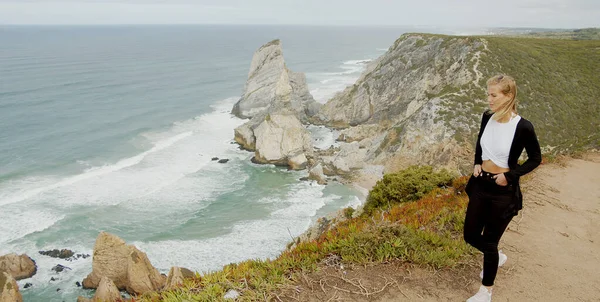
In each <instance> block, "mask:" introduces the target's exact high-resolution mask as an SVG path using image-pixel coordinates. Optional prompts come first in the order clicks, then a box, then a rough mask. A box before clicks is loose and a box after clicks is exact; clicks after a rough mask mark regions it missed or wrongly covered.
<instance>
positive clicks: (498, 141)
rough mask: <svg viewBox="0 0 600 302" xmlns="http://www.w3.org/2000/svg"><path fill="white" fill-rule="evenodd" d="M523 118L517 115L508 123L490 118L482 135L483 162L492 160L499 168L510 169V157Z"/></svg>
mask: <svg viewBox="0 0 600 302" xmlns="http://www.w3.org/2000/svg"><path fill="white" fill-rule="evenodd" d="M520 120H521V116H519V115H515V114H514V113H513V116H512V117H511V119H510V121H508V122H506V123H499V122H497V121H496V120H494V119H493V117H492V118H490V120H489V121H488V123H487V125H485V130H483V134H482V135H481V141H480V144H481V160H487V159H489V160H491V161H492V162H494V164H496V165H497V166H498V167H501V168H508V155H509V153H510V147H511V145H512V141H513V138H514V137H515V130H516V129H517V124H518V123H519V121H520Z"/></svg>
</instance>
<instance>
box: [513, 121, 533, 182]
mask: <svg viewBox="0 0 600 302" xmlns="http://www.w3.org/2000/svg"><path fill="white" fill-rule="evenodd" d="M525 134H526V135H525V136H524V145H525V151H527V160H526V161H525V162H524V163H523V164H522V165H519V164H517V167H516V168H515V169H514V170H510V171H508V172H506V173H504V176H505V177H506V180H507V181H508V182H514V181H515V180H516V179H518V178H519V177H521V176H523V175H525V174H527V173H529V172H531V171H533V169H535V168H537V166H539V165H540V163H541V162H542V151H541V149H540V143H539V142H538V139H537V136H536V135H535V129H534V128H533V124H531V123H528V124H527V128H525Z"/></svg>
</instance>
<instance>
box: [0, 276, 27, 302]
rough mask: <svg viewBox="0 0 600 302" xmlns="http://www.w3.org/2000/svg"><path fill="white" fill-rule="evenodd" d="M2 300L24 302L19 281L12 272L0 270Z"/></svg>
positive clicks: (0, 296)
mask: <svg viewBox="0 0 600 302" xmlns="http://www.w3.org/2000/svg"><path fill="white" fill-rule="evenodd" d="M0 302H23V296H21V293H20V292H19V286H18V285H17V281H15V279H14V278H13V277H12V275H11V274H9V273H7V272H5V271H2V270H0Z"/></svg>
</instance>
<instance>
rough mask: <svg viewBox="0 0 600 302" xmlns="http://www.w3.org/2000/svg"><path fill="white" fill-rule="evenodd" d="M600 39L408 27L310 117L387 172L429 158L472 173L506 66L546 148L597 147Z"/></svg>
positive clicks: (599, 138)
mask: <svg viewBox="0 0 600 302" xmlns="http://www.w3.org/2000/svg"><path fill="white" fill-rule="evenodd" d="M597 44H598V42H597V41H563V40H548V39H525V38H506V37H456V36H442V35H432V34H404V35H402V36H401V37H400V38H399V39H397V40H396V41H395V43H394V44H393V45H392V46H391V47H390V48H389V49H388V51H387V52H386V53H385V54H384V55H382V56H381V57H380V58H378V59H377V60H375V61H373V62H372V63H371V64H370V65H369V66H368V67H367V69H366V70H365V72H364V73H363V74H362V75H361V77H360V79H359V80H358V81H357V82H356V83H355V84H354V85H352V86H349V87H347V88H346V89H345V90H344V91H342V92H340V93H338V94H336V95H335V96H334V97H333V98H332V99H331V100H329V101H328V102H327V103H326V104H325V105H324V106H323V108H322V109H321V110H320V111H319V113H318V114H317V115H315V116H314V117H313V118H312V119H311V121H312V122H313V123H315V124H321V125H326V126H328V127H332V128H337V129H343V130H342V131H341V135H340V140H341V141H344V142H348V143H350V142H354V141H358V142H359V145H360V146H361V147H362V148H365V149H366V150H367V151H366V155H365V157H364V161H365V163H366V164H374V165H384V166H385V168H386V169H385V171H386V172H393V171H397V170H399V169H402V168H406V167H407V166H409V165H414V164H424V165H432V166H435V167H444V168H448V169H450V170H452V171H457V172H459V173H466V172H467V171H468V170H469V169H470V166H471V163H472V150H473V147H474V144H475V138H476V133H477V130H478V127H479V121H480V119H481V114H482V113H483V112H484V111H485V110H486V109H487V102H486V89H487V87H486V80H487V79H488V78H489V77H491V76H492V75H495V74H501V73H506V74H510V75H513V76H514V77H515V78H516V79H517V84H518V86H519V93H518V95H517V100H518V109H519V113H520V114H521V115H522V116H523V117H525V118H527V119H529V120H530V121H532V122H533V124H534V125H536V130H537V134H538V138H539V140H540V144H541V146H542V148H543V151H544V152H546V153H552V154H557V153H563V152H570V151H576V150H582V149H587V148H595V147H598V146H599V145H600V143H599V142H600V136H599V134H598V132H597V131H596V130H594V129H598V128H599V127H600V123H599V122H598V120H597V119H594V118H592V116H600V105H599V104H598V102H595V101H594V98H593V97H592V96H593V95H594V94H595V95H597V94H598V93H600V87H599V86H598V85H597V83H600V76H599V75H598V73H597V72H594V71H593V68H594V67H593V66H594V65H595V66H596V68H597V67H598V66H597V65H598V62H600V53H598V52H597V51H594V47H597ZM577 54H580V55H582V56H578V55H577ZM583 54H586V55H585V56H583ZM594 58H595V59H594ZM586 62H587V63H586ZM589 62H594V63H592V64H591V65H590V63H589ZM594 83H596V84H594Z"/></svg>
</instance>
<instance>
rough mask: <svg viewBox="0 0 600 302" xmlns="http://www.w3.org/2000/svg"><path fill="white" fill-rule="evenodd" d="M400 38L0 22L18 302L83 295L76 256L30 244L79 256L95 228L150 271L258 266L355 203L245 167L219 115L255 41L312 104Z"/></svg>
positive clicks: (1, 190) (231, 124) (1, 197)
mask: <svg viewBox="0 0 600 302" xmlns="http://www.w3.org/2000/svg"><path fill="white" fill-rule="evenodd" d="M410 30H411V29H402V28H376V27H364V28H352V27H310V26H304V27H303V26H226V25H219V26H217V25H214V26H213V25H198V26H0V255H4V254H7V253H11V252H14V253H18V254H22V253H26V254H28V255H29V256H30V257H32V258H33V259H34V260H35V261H36V263H37V266H38V271H37V274H36V275H35V276H34V277H32V278H30V279H25V280H21V281H19V282H18V283H19V287H20V289H21V293H22V294H23V297H24V300H25V301H75V299H76V297H77V296H79V295H83V296H87V297H91V295H92V294H93V293H92V292H91V291H88V290H83V289H81V288H79V287H77V286H76V285H75V283H76V282H77V281H81V280H82V279H83V278H84V277H85V276H87V274H89V273H90V272H91V271H92V259H91V257H90V258H87V259H78V260H74V261H66V260H61V259H56V258H51V257H48V256H43V255H40V254H39V253H38V251H41V250H49V249H63V248H67V249H71V250H73V251H74V252H75V253H85V254H90V255H91V254H92V251H93V247H94V242H95V239H96V237H97V235H98V233H99V232H100V231H106V232H109V233H112V234H115V235H118V236H119V237H121V238H123V239H124V240H125V241H126V242H127V243H128V244H134V245H135V246H137V247H138V248H139V249H141V250H142V251H144V252H146V253H147V255H148V257H149V259H150V261H151V262H152V264H153V265H154V266H155V267H156V268H157V269H158V270H159V271H160V272H162V273H167V272H168V270H169V269H170V267H171V266H183V267H187V268H189V269H192V270H195V271H199V272H208V271H213V270H218V269H220V268H221V267H222V266H223V265H225V264H228V263H231V262H238V261H242V260H246V259H256V258H258V259H266V258H274V257H276V256H277V255H278V254H279V253H281V251H283V250H284V249H285V246H286V244H287V243H288V242H290V241H291V237H295V236H298V235H300V234H301V233H302V232H303V231H305V230H306V229H307V228H308V227H309V225H310V224H311V223H312V222H313V221H315V220H316V219H317V218H318V217H320V216H324V215H326V214H327V213H330V212H334V211H336V210H337V209H340V208H343V207H348V206H353V207H356V206H358V205H359V204H360V203H361V200H362V198H363V196H362V195H361V193H360V192H358V191H357V190H356V189H354V188H351V187H348V186H344V185H342V184H339V183H330V184H329V185H327V186H320V185H317V184H316V183H312V182H304V181H299V178H301V177H303V176H306V175H307V172H306V171H288V170H286V169H284V168H280V167H275V166H272V165H256V164H253V163H251V162H250V158H251V157H252V155H253V154H252V153H250V152H246V151H243V150H240V149H239V148H238V146H237V145H236V144H234V143H233V129H234V128H235V127H237V126H238V125H241V124H243V123H244V122H245V121H244V120H241V119H239V118H236V117H234V116H232V115H231V114H230V111H231V108H232V107H233V104H234V103H235V102H236V101H237V100H238V98H239V96H240V95H241V94H242V90H243V87H244V84H245V81H246V78H247V75H248V71H249V67H250V62H251V59H252V55H253V53H254V51H255V50H256V49H258V48H259V47H260V46H261V45H262V44H264V43H267V42H269V41H271V40H273V39H276V38H278V39H281V41H282V45H283V51H284V57H285V60H286V64H287V66H288V67H289V68H290V69H291V70H293V71H295V72H304V73H305V74H306V77H307V82H308V85H309V89H310V91H311V93H312V94H313V96H314V97H315V99H317V100H318V101H320V102H325V101H326V100H327V99H328V98H330V97H331V96H333V95H334V93H335V92H337V91H340V90H342V89H343V88H344V87H346V86H347V85H350V84H352V83H353V82H354V81H355V80H356V79H357V78H358V77H359V75H360V73H361V71H362V70H363V69H364V67H365V61H369V60H372V59H375V58H377V57H378V56H380V55H381V54H383V53H384V52H385V51H386V50H387V48H388V47H389V46H390V45H392V43H393V42H394V40H395V39H397V38H398V37H399V36H400V35H401V34H402V33H404V32H406V31H410ZM413 31H414V30H413ZM310 130H311V132H312V133H313V136H314V140H315V144H316V145H317V146H321V147H327V146H329V145H334V144H336V142H335V138H336V133H335V132H334V131H330V130H328V129H325V128H322V127H311V128H310ZM212 157H219V158H227V159H229V160H230V161H229V162H227V163H225V164H220V163H217V162H215V161H212V160H211V159H212ZM57 264H62V265H64V266H67V267H69V268H70V270H65V271H63V272H61V273H56V272H54V271H52V270H51V268H52V267H53V266H55V265H57ZM51 278H54V281H51ZM26 283H32V286H31V287H29V288H27V289H24V288H23V287H24V285H25V284H26Z"/></svg>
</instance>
